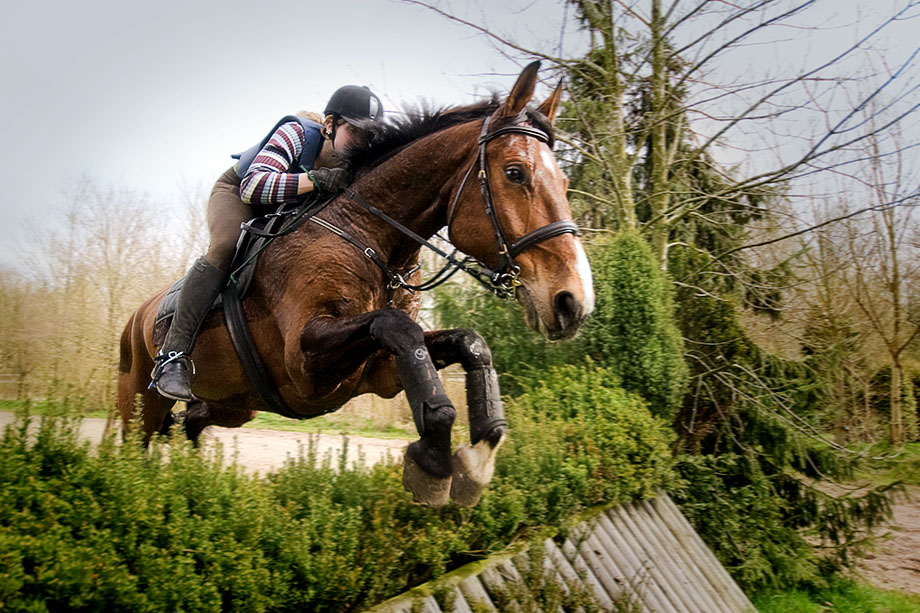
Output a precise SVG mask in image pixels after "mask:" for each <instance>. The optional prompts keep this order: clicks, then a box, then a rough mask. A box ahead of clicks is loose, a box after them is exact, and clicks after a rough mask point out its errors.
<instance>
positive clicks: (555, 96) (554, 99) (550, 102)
mask: <svg viewBox="0 0 920 613" xmlns="http://www.w3.org/2000/svg"><path fill="white" fill-rule="evenodd" d="M560 100H562V79H559V85H557V86H556V89H554V90H553V93H552V94H550V96H549V98H547V99H546V100H545V101H544V102H543V104H541V105H540V106H539V107H538V109H537V110H539V111H540V112H541V113H543V114H544V115H546V118H547V119H549V120H550V123H552V122H553V120H555V119H556V111H558V110H559V101H560Z"/></svg>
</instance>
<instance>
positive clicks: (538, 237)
mask: <svg viewBox="0 0 920 613" xmlns="http://www.w3.org/2000/svg"><path fill="white" fill-rule="evenodd" d="M491 120H492V117H491V116H490V117H487V118H486V120H485V121H484V122H483V124H482V131H481V132H480V135H479V140H478V142H477V146H478V153H477V156H476V159H474V160H473V162H472V163H471V164H470V168H469V170H467V172H466V173H465V175H464V177H463V179H462V180H461V182H460V185H459V187H458V188H457V191H456V192H455V194H454V198H453V200H452V201H451V204H450V206H449V207H448V214H447V220H448V225H449V224H450V221H451V219H452V218H453V214H454V211H455V209H456V206H457V203H458V201H459V198H460V194H461V193H462V192H463V189H464V187H466V182H467V180H468V179H469V177H470V175H471V174H472V171H473V169H474V168H475V167H476V163H477V162H478V163H479V173H478V174H477V177H478V179H479V188H480V192H481V194H482V201H483V205H484V206H485V213H486V216H487V217H488V218H489V222H490V224H491V226H492V231H493V233H494V235H495V241H496V243H497V244H498V255H499V258H500V262H501V263H500V266H499V268H498V269H496V270H491V269H489V268H487V267H486V266H485V265H484V264H482V263H481V262H478V261H476V260H475V259H473V258H470V257H467V258H464V259H462V260H461V259H457V257H456V254H457V249H454V250H453V252H452V253H447V252H445V251H444V250H442V249H440V248H439V247H438V246H436V245H435V244H433V243H432V242H431V241H429V240H428V239H426V238H425V237H423V236H421V235H419V234H417V233H416V232H414V231H412V230H410V229H409V228H407V227H406V226H404V225H403V224H401V223H400V222H398V221H396V220H395V219H393V218H392V217H390V216H389V215H387V214H386V213H384V212H383V211H381V210H380V209H378V208H377V207H375V206H374V205H373V204H371V203H370V202H368V201H367V200H365V199H364V198H363V197H362V196H361V195H360V194H358V193H357V192H356V191H354V190H353V189H351V188H348V189H346V190H345V191H344V192H343V193H344V195H345V196H346V197H348V198H349V199H350V200H351V201H352V202H354V203H356V204H358V205H359V206H361V207H362V208H364V209H365V210H367V211H368V212H370V213H372V214H373V215H375V216H376V217H378V218H379V219H381V220H382V221H384V222H385V223H387V224H388V225H390V226H392V227H393V228H395V229H397V230H398V231H400V232H401V233H402V234H405V235H406V236H408V237H409V238H411V239H412V240H414V241H415V242H417V243H419V244H420V245H422V246H424V247H426V248H428V249H430V250H431V251H434V252H435V253H437V254H438V255H440V256H441V257H443V258H444V259H445V260H447V263H446V264H445V265H444V267H443V268H442V269H441V270H440V271H439V272H438V273H436V274H435V275H434V276H433V277H432V278H431V279H429V280H428V281H425V282H423V283H421V284H419V285H413V284H411V283H409V282H408V281H406V278H408V277H410V276H411V275H412V274H413V273H415V272H416V271H417V270H418V267H415V268H414V269H412V270H411V271H409V272H404V273H402V274H400V273H399V272H397V271H395V270H394V269H393V268H391V267H390V265H389V264H388V263H387V262H386V261H384V260H383V258H381V257H380V255H379V254H377V252H376V251H375V250H374V249H373V248H372V247H370V246H368V245H366V244H365V243H363V242H362V241H360V240H359V239H358V238H356V237H355V236H353V235H352V234H350V233H349V232H347V231H345V230H343V229H342V228H339V227H338V226H336V225H334V224H332V223H330V222H328V221H326V220H324V219H322V218H320V217H318V216H316V213H318V212H319V211H320V210H321V209H322V207H320V208H319V209H316V210H313V211H310V212H309V213H308V214H307V215H302V214H299V215H298V216H297V219H296V222H297V224H296V225H300V224H301V223H303V221H306V220H307V219H309V220H310V221H312V222H314V223H316V224H317V225H320V226H322V227H323V228H325V229H327V230H329V231H330V232H332V233H334V234H336V235H337V236H339V237H341V238H343V239H344V240H346V241H347V242H349V243H351V244H352V245H354V246H355V247H356V248H357V249H358V250H360V251H361V252H362V253H363V254H364V256H365V257H367V258H368V259H369V260H371V261H372V262H373V263H374V264H376V265H377V267H378V268H380V269H381V271H383V273H384V275H385V276H386V277H387V278H388V280H389V282H388V284H387V288H388V290H389V298H388V303H392V301H393V292H395V290H397V289H399V288H403V289H406V290H409V291H412V292H421V291H427V290H430V289H433V288H435V287H437V286H439V285H441V284H442V283H444V282H445V281H447V280H448V279H449V278H450V277H452V276H453V275H454V273H456V272H457V271H458V270H462V271H463V272H465V273H467V274H469V275H470V276H472V277H473V278H474V279H476V280H477V281H479V282H480V283H481V284H482V285H483V286H485V288H486V289H488V290H489V291H491V292H492V293H493V294H495V295H496V296H499V297H500V298H511V297H513V296H514V292H515V289H516V288H517V287H518V286H519V285H520V284H521V282H520V280H519V279H518V277H519V276H520V273H521V269H520V267H519V266H517V265H516V264H515V263H514V258H515V256H517V255H520V254H521V253H522V252H523V251H525V250H526V249H529V248H530V247H533V246H534V245H536V244H537V243H540V242H543V241H545V240H548V239H550V238H553V237H555V236H560V235H562V234H576V235H577V234H579V232H578V224H576V223H575V222H574V221H572V220H569V219H566V220H561V221H554V222H552V223H549V224H547V225H545V226H542V227H540V228H537V229H536V230H533V231H532V232H529V233H527V234H525V235H524V236H522V237H521V238H519V239H517V240H516V241H514V242H511V241H509V240H508V237H507V234H506V233H505V231H504V228H503V227H502V224H501V221H500V220H499V218H498V212H497V210H496V208H495V200H494V198H493V196H492V186H491V182H490V180H489V171H488V168H489V166H488V158H487V155H486V145H488V143H489V142H491V141H492V140H494V139H496V138H498V137H499V136H503V135H505V134H523V135H524V136H529V137H531V138H536V139H537V140H539V141H540V142H543V143H547V144H549V142H550V137H549V135H548V134H547V133H546V132H544V131H543V130H539V129H537V128H533V127H530V126H525V125H521V123H520V120H518V122H516V123H513V124H511V125H508V126H504V127H501V128H497V129H495V130H492V131H491V132H490V131H489V125H490V123H491ZM325 204H328V201H327V202H326V203H325ZM293 212H294V211H292V213H293ZM292 226H294V224H293V223H291V224H288V225H287V227H285V228H283V229H282V231H281V232H279V233H278V235H281V234H282V233H284V234H286V233H288V232H290V231H292V230H293V227H292ZM244 229H248V228H245V225H244Z"/></svg>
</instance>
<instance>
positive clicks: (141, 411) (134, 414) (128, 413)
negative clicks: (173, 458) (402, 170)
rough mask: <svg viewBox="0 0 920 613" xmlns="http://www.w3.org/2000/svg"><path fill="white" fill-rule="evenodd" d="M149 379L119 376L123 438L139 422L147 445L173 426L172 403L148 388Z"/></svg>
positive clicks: (124, 374)
mask: <svg viewBox="0 0 920 613" xmlns="http://www.w3.org/2000/svg"><path fill="white" fill-rule="evenodd" d="M148 382H149V377H146V376H139V375H138V374H137V373H136V372H127V373H121V374H120V375H119V377H118V410H119V413H121V419H122V428H123V430H122V432H123V436H124V434H126V433H127V432H129V431H130V430H131V428H132V427H133V426H134V425H136V424H137V423H140V426H141V430H142V432H143V438H142V442H143V444H144V445H147V444H148V443H149V442H150V438H151V437H152V436H153V435H154V434H157V433H159V434H166V433H167V432H168V431H169V427H170V426H171V425H172V424H173V423H174V422H173V420H172V416H171V415H170V412H169V410H170V409H171V408H172V406H173V405H174V404H175V400H170V399H169V398H164V397H163V396H160V395H159V394H158V393H156V391H154V390H150V389H147V383H148Z"/></svg>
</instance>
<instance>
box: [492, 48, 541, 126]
mask: <svg viewBox="0 0 920 613" xmlns="http://www.w3.org/2000/svg"><path fill="white" fill-rule="evenodd" d="M538 70H540V60H537V61H536V62H531V63H530V64H527V66H525V67H524V70H522V71H521V76H519V77H518V79H517V82H516V83H515V84H514V87H512V88H511V93H510V94H509V95H508V99H507V100H506V101H505V104H504V106H502V108H501V109H500V111H499V114H500V115H503V116H511V115H517V114H518V113H520V112H521V111H523V110H524V107H525V106H527V103H528V102H530V98H531V97H532V96H533V90H534V88H535V87H536V85H537V71H538Z"/></svg>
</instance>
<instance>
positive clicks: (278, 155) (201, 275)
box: [151, 85, 383, 401]
mask: <svg viewBox="0 0 920 613" xmlns="http://www.w3.org/2000/svg"><path fill="white" fill-rule="evenodd" d="M307 115H313V116H314V117H316V119H320V120H321V123H320V122H317V121H313V120H311V119H307V118H306V116H307ZM382 118H383V106H382V105H381V104H380V98H378V97H377V96H376V95H374V93H373V92H371V91H370V89H368V88H367V87H362V86H358V85H345V86H343V87H340V88H339V89H338V90H336V92H335V93H334V94H332V97H331V98H330V99H329V102H328V103H327V104H326V108H325V110H324V111H323V117H319V116H318V115H316V114H315V113H314V114H307V113H298V115H297V117H287V118H285V120H290V121H285V120H282V122H280V123H279V124H278V125H276V126H275V129H274V131H273V132H272V133H271V135H270V136H269V137H267V139H266V140H263V142H262V143H260V144H259V145H256V146H255V147H252V148H250V149H249V150H247V151H246V152H243V153H242V154H240V155H239V156H234V157H239V158H240V161H239V162H238V163H237V164H235V165H234V166H233V167H232V168H230V169H229V170H227V171H226V172H225V173H224V174H223V175H221V177H220V178H219V179H218V180H217V183H216V184H215V185H214V189H213V190H212V191H211V197H210V199H209V200H208V209H207V218H208V232H209V234H210V244H209V246H208V251H207V253H206V254H205V255H204V256H203V257H200V258H198V260H196V261H195V263H194V264H193V265H192V267H191V269H189V271H188V274H187V276H186V278H185V282H184V284H183V286H182V289H181V290H180V292H179V298H178V303H177V304H176V311H175V314H174V315H173V319H172V323H171V325H170V327H169V332H167V334H166V339H165V340H164V341H163V347H162V348H161V350H160V352H159V354H158V355H157V356H156V358H155V362H156V366H155V367H154V369H153V373H152V374H151V377H152V379H153V383H154V385H156V388H157V391H158V392H159V393H160V394H161V395H163V396H166V397H167V398H172V399H174V400H183V401H188V400H191V399H192V393H191V375H192V373H193V372H194V367H193V366H192V363H191V358H190V354H191V352H192V347H193V345H194V343H195V336H196V334H197V332H198V327H199V326H200V325H201V321H202V320H203V319H204V316H205V315H206V314H207V313H208V311H209V310H210V308H211V305H212V304H213V303H214V300H215V299H216V298H217V295H218V294H219V293H220V290H221V289H222V288H223V285H224V283H225V281H226V279H227V275H228V274H229V273H228V268H229V267H230V263H231V259H232V258H233V253H234V251H235V249H236V242H237V239H238V238H239V234H240V224H241V223H242V222H245V221H248V220H250V219H252V218H253V217H256V216H257V215H258V214H261V212H262V211H265V209H266V208H269V207H271V208H276V207H277V206H278V205H280V204H283V203H286V202H291V201H293V200H296V199H297V197H298V196H302V195H303V194H307V193H309V192H312V191H317V192H318V193H319V194H334V193H338V192H340V191H342V190H343V189H344V188H345V187H346V186H347V185H348V183H349V182H351V173H350V172H349V171H348V170H347V169H346V168H342V167H341V164H342V160H343V158H342V153H343V152H345V151H346V150H347V149H348V148H349V147H350V146H353V145H359V144H361V143H362V142H367V140H368V139H369V138H370V131H371V130H372V129H373V128H374V126H376V125H379V122H380V121H382ZM256 211H259V212H258V213H257V212H256ZM265 212H268V211H265Z"/></svg>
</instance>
